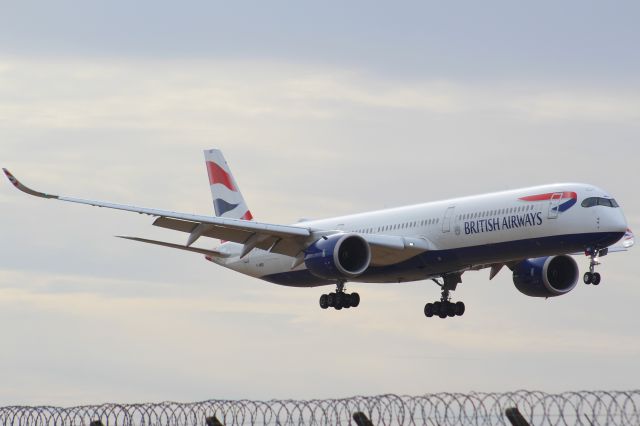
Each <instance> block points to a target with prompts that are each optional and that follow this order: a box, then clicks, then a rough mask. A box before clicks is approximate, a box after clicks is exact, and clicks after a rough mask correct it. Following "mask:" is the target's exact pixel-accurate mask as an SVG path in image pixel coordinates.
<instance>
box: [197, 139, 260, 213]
mask: <svg viewBox="0 0 640 426" xmlns="http://www.w3.org/2000/svg"><path fill="white" fill-rule="evenodd" d="M204 159H205V162H206V165H207V173H208V174H209V185H211V197H212V198H213V208H214V210H215V212H216V216H218V217H226V218H230V219H242V220H253V216H252V215H251V212H250V211H249V207H247V203H246V202H245V201H244V197H243V196H242V193H241V192H240V188H239V187H238V184H237V183H236V180H235V179H234V177H233V174H232V173H231V169H230V168H229V165H228V164H227V160H225V159H224V155H222V151H220V150H219V149H207V150H205V151H204Z"/></svg>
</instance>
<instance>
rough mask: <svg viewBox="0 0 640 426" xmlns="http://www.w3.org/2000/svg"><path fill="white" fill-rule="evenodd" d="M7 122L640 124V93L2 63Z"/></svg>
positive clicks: (250, 70) (323, 73) (184, 65)
mask: <svg viewBox="0 0 640 426" xmlns="http://www.w3.org/2000/svg"><path fill="white" fill-rule="evenodd" d="M0 75H1V76H2V79H1V80H0V95H2V96H1V98H0V99H2V101H0V125H2V126H7V127H15V126H20V127H31V126H42V127H49V128H93V127H104V126H117V127H125V128H149V127H153V128H157V129H167V128H174V129H175V128H181V129H184V128H190V129H215V128H218V127H220V126H222V127H224V126H225V124H224V123H225V121H227V120H232V121H233V120H251V119H286V120H328V119H335V118H337V117H345V116H349V115H354V114H355V115H356V116H357V115H362V114H370V111H369V110H370V109H374V110H380V111H393V110H398V111H413V112H416V113H421V114H436V115H440V114H442V115H463V114H464V115H467V114H475V115H478V114H489V115H492V116H505V115H508V116H512V117H515V118H516V119H517V118H520V119H525V120H532V119H533V120H567V119H570V120H596V121H600V122H620V121H631V120H637V119H638V117H639V114H640V113H639V112H638V111H640V93H634V91H633V90H631V91H626V92H624V93H621V92H619V91H618V90H615V89H607V88H606V87H605V88H601V89H597V88H595V89H594V88H591V87H589V88H583V87H573V88H566V87H554V86H553V85H550V86H545V85H540V84H534V85H531V86H529V87H527V86H524V87H522V86H521V85H517V86H516V85H514V84H509V83H503V84H501V85H500V86H498V87H483V86H482V85H473V84H470V83H468V82H464V81H442V80H435V81H429V80H427V81H412V82H408V83H402V82H397V81H385V80H381V79H380V78H375V77H372V76H370V75H366V74H364V73H358V72H354V71H345V70H339V69H333V68H325V69H321V70H317V69H315V68H314V69H312V68H305V67H304V66H300V65H293V64H286V63H274V62H259V61H257V62H215V61H183V62H180V61H165V62H162V61H152V60H149V61H124V60H122V61H120V62H104V61H102V62H101V61H99V60H94V61H82V60H67V61H62V62H42V61H36V60H26V59H16V58H9V59H4V60H3V61H2V62H0Z"/></svg>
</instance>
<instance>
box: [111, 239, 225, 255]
mask: <svg viewBox="0 0 640 426" xmlns="http://www.w3.org/2000/svg"><path fill="white" fill-rule="evenodd" d="M117 237H118V238H124V239H125V240H132V241H140V242H141V243H148V244H155V245H158V246H165V247H170V248H174V249H179V250H186V251H192V252H194V253H200V254H204V255H206V256H211V257H229V256H230V254H228V253H222V252H220V251H217V250H207V249H201V248H198V247H187V246H183V245H180V244H173V243H167V242H165V241H156V240H148V239H146V238H138V237H125V236H122V235H117Z"/></svg>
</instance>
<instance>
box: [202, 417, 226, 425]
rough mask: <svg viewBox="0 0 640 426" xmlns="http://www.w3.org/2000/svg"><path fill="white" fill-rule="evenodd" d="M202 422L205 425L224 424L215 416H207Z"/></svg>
mask: <svg viewBox="0 0 640 426" xmlns="http://www.w3.org/2000/svg"><path fill="white" fill-rule="evenodd" d="M204 422H205V423H206V425H207V426H224V425H223V424H222V423H220V420H218V418H217V417H216V416H211V417H207V418H206V419H204Z"/></svg>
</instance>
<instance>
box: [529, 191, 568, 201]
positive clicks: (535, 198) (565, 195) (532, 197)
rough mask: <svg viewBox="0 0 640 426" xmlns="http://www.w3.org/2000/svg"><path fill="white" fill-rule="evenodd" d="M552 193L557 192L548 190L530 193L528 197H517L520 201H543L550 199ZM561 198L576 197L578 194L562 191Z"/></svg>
mask: <svg viewBox="0 0 640 426" xmlns="http://www.w3.org/2000/svg"><path fill="white" fill-rule="evenodd" d="M553 194H557V192H550V193H548V194H540V195H530V196H528V197H522V198H519V200H521V201H545V200H550V199H551V197H553ZM562 198H573V199H575V198H578V194H576V193H575V192H563V193H562Z"/></svg>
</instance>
